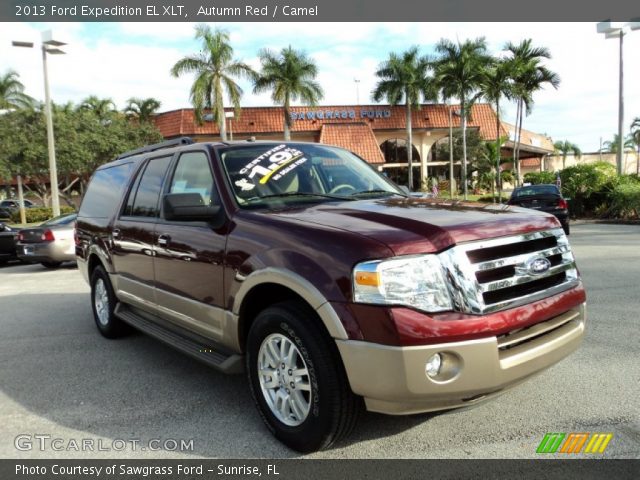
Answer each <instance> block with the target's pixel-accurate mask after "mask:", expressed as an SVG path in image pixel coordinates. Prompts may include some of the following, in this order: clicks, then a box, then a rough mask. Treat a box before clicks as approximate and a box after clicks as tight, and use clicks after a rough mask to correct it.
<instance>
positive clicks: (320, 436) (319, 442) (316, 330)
mask: <svg viewBox="0 0 640 480" xmlns="http://www.w3.org/2000/svg"><path fill="white" fill-rule="evenodd" d="M283 344H284V346H285V350H288V354H286V355H285V356H284V362H287V361H292V362H293V363H292V364H290V365H285V363H282V362H281V360H282V357H281V356H279V353H280V351H281V350H279V348H281V347H282V346H283ZM269 346H272V347H275V356H277V360H278V362H275V361H274V360H275V357H274V356H273V355H271V356H270V354H269V353H268V352H269V350H268V349H269ZM276 363H277V364H278V365H276ZM274 365H275V366H274ZM289 366H291V367H293V368H288V367H289ZM260 368H262V371H263V372H264V371H265V370H267V371H268V370H271V371H272V372H276V371H278V374H279V375H269V376H267V375H264V374H259V371H260ZM283 368H284V369H283ZM246 371H247V376H248V380H249V385H250V387H251V394H252V395H253V400H254V402H255V404H256V406H257V408H258V411H259V412H260V415H261V417H262V420H263V421H264V423H265V424H266V426H267V428H268V429H269V430H270V431H271V433H273V435H274V436H275V437H276V438H278V439H279V440H280V441H281V442H282V443H284V444H285V445H287V446H288V447H289V448H292V449H294V450H297V451H299V452H303V453H308V452H314V451H317V450H322V449H325V448H327V447H329V446H331V445H332V444H333V443H335V442H336V441H338V440H340V439H341V438H344V437H345V436H346V435H348V434H349V433H350V432H351V430H353V427H354V426H355V424H356V421H357V418H358V415H359V413H360V411H361V409H362V408H361V399H360V398H359V397H357V396H356V395H354V394H353V393H352V392H351V389H350V387H349V383H348V381H347V376H346V373H345V371H344V367H343V365H342V362H341V361H340V356H339V353H338V349H337V347H336V345H335V343H334V341H333V339H331V338H330V337H329V335H328V334H327V332H326V331H325V330H324V329H323V326H322V324H321V323H320V319H318V318H317V316H316V314H315V312H314V311H313V310H311V309H310V308H309V307H307V306H306V305H304V304H302V303H300V302H282V303H278V304H276V305H273V306H271V307H269V308H267V309H265V310H263V311H262V312H261V313H260V314H258V316H257V317H256V319H255V321H254V322H253V325H252V326H251V329H250V330H249V335H248V339H247V355H246ZM295 372H299V373H298V375H296V373H295ZM296 386H298V389H297V390H296V388H295V387H296ZM300 387H302V388H300ZM307 388H308V390H307ZM290 393H291V395H290ZM283 398H284V400H283ZM289 399H293V401H292V402H291V401H289ZM278 400H279V401H280V402H279V403H280V407H282V408H283V410H284V414H282V413H279V412H278V404H277V403H278ZM294 404H295V406H294Z"/></svg>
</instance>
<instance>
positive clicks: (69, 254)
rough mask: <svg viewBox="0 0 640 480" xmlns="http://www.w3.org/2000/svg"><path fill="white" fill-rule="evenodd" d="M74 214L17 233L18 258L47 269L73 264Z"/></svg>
mask: <svg viewBox="0 0 640 480" xmlns="http://www.w3.org/2000/svg"><path fill="white" fill-rule="evenodd" d="M75 221H76V214H75V213H68V214H65V215H60V216H59V217H56V218H52V219H51V220H48V221H46V222H44V223H42V224H40V226H38V227H34V228H25V229H22V230H20V231H19V232H18V243H17V245H16V249H17V252H18V257H19V258H20V259H21V260H23V261H25V262H29V263H41V264H42V265H43V266H45V267H47V268H57V267H59V266H60V265H61V264H62V263H63V262H75V260H76V256H75V244H74V241H73V228H74V222H75Z"/></svg>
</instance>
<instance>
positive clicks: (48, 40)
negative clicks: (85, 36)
mask: <svg viewBox="0 0 640 480" xmlns="http://www.w3.org/2000/svg"><path fill="white" fill-rule="evenodd" d="M11 44H12V45H13V46H14V47H25V48H33V42H21V41H15V40H14V41H12V42H11ZM62 45H66V43H64V42H60V41H58V40H54V39H53V34H52V32H51V30H46V31H44V32H42V46H41V48H42V70H43V72H44V97H45V105H44V112H45V117H46V119H47V150H48V152H49V183H50V184H51V209H52V211H53V216H54V217H57V216H59V215H60V198H59V192H58V169H57V166H56V165H57V164H56V146H55V141H54V136H53V117H52V114H51V94H50V91H49V71H48V69H47V54H51V55H61V54H64V52H63V51H62V50H60V49H59V48H57V47H60V46H62Z"/></svg>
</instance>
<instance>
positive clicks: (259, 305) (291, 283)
mask: <svg viewBox="0 0 640 480" xmlns="http://www.w3.org/2000/svg"><path fill="white" fill-rule="evenodd" d="M286 300H299V301H302V302H304V303H306V304H307V305H308V306H309V307H311V309H313V310H314V312H315V313H316V315H317V316H318V318H319V319H320V321H321V323H322V324H323V326H324V328H325V330H326V332H327V334H328V335H329V336H330V337H331V338H334V339H341V340H347V339H348V338H349V337H348V335H347V332H346V330H345V328H344V325H343V324H342V322H341V321H340V318H339V317H338V314H337V313H336V311H335V310H334V309H333V307H332V306H331V304H330V303H329V302H328V300H327V299H326V298H325V297H324V296H323V295H322V293H321V292H320V291H319V290H318V289H317V288H316V287H315V286H314V285H313V284H312V283H311V282H309V281H308V280H306V279H304V278H303V277H301V276H300V275H297V274H295V273H293V272H290V271H288V270H280V269H275V268H265V269H263V270H260V271H257V272H254V273H253V274H251V275H249V276H248V277H246V278H245V279H244V281H243V282H242V284H241V286H240V288H239V290H238V292H237V293H236V295H235V297H234V299H233V307H232V315H233V316H234V318H235V319H236V321H237V334H238V347H239V349H240V350H241V351H244V347H245V343H246V339H247V333H248V332H249V329H250V328H251V323H252V322H253V320H254V319H255V317H256V315H257V314H258V313H259V312H260V311H262V310H264V309H265V308H267V307H269V306H270V305H273V304H275V303H279V302H281V301H286Z"/></svg>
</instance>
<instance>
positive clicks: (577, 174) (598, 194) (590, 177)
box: [560, 162, 616, 216]
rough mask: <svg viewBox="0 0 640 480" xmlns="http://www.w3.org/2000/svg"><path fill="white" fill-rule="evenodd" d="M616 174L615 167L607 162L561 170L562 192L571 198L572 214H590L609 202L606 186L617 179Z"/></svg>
mask: <svg viewBox="0 0 640 480" xmlns="http://www.w3.org/2000/svg"><path fill="white" fill-rule="evenodd" d="M615 176H616V171H615V167H614V166H613V165H611V164H609V163H605V162H596V163H591V164H586V165H576V166H574V167H568V168H565V169H564V170H562V171H560V179H561V180H562V194H563V195H564V197H565V198H570V199H571V203H570V205H571V214H572V215H573V216H583V215H589V214H593V213H594V212H596V211H597V210H598V209H600V208H602V205H603V204H605V203H606V202H607V195H608V192H607V191H606V190H605V187H606V186H607V185H608V184H610V182H612V181H615V180H614V177H615Z"/></svg>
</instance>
